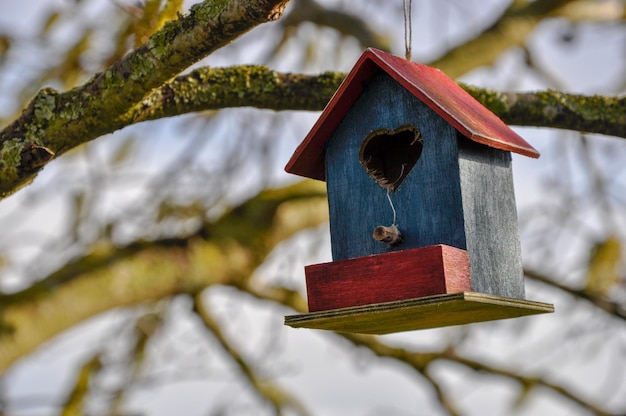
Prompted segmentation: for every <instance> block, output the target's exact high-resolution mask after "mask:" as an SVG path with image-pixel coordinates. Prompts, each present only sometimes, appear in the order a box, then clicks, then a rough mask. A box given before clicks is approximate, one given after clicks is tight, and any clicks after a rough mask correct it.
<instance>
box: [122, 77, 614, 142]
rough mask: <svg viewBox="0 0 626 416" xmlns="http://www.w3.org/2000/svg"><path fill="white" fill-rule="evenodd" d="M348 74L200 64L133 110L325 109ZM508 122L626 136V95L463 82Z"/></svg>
mask: <svg viewBox="0 0 626 416" xmlns="http://www.w3.org/2000/svg"><path fill="white" fill-rule="evenodd" d="M344 77H345V74H342V73H337V72H327V73H324V74H321V75H311V76H309V75H297V74H285V73H280V72H276V71H272V70H270V69H268V68H267V67H264V66H235V67H229V68H200V69H197V70H195V71H193V72H192V73H190V74H188V75H184V76H181V77H178V78H176V79H175V80H173V81H172V82H170V83H167V84H165V85H164V86H163V87H161V88H159V89H158V90H156V91H155V92H154V93H153V94H152V95H151V96H150V97H148V98H146V99H145V100H144V101H143V102H142V103H141V104H140V105H138V106H137V107H135V108H133V109H131V111H130V112H129V118H132V119H133V120H134V122H140V121H145V120H153V119H159V118H163V117H171V116H175V115H180V114H184V113H188V112H194V111H201V110H215V109H220V108H226V107H256V108H265V109H272V110H287V109H289V110H311V111H319V110H322V109H323V108H324V106H325V105H326V103H327V102H328V101H329V100H330V98H331V97H332V95H333V94H334V92H335V90H336V89H337V87H338V86H339V84H340V83H341V81H342V80H343V78H344ZM461 86H462V87H463V88H464V89H465V90H466V91H467V92H469V93H470V95H472V96H473V97H474V98H476V99H477V100H478V101H479V102H481V103H482V104H483V105H485V106H486V107H487V108H489V109H490V110H491V111H493V112H494V113H495V114H497V115H498V116H499V117H500V118H502V119H503V120H504V121H505V122H507V123H509V124H514V125H519V126H535V127H551V128H560V129H570V130H579V131H586V132H590V133H597V134H606V135H610V136H619V137H624V138H626V97H621V98H620V97H602V96H585V95H575V94H565V93H562V92H558V91H552V90H547V91H539V92H534V93H530V92H527V93H518V92H498V91H494V90H490V89H487V88H479V87H474V86H470V85H465V84H462V85H461Z"/></svg>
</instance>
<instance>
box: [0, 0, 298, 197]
mask: <svg viewBox="0 0 626 416" xmlns="http://www.w3.org/2000/svg"><path fill="white" fill-rule="evenodd" d="M287 1H288V0H253V1H243V0H230V1H219V2H215V1H204V2H202V3H200V4H197V5H195V6H193V7H192V8H191V10H190V12H189V13H187V14H186V15H184V16H183V15H181V16H180V18H179V19H177V20H174V21H170V22H168V23H166V24H165V26H164V27H163V28H162V29H160V30H159V31H158V32H156V33H155V34H154V35H153V36H152V37H151V38H150V39H149V40H148V41H147V42H146V43H144V44H143V45H142V46H140V47H139V48H137V49H136V50H134V51H132V52H131V53H129V54H128V55H126V56H125V57H124V58H122V59H120V60H119V61H117V62H115V63H114V64H113V65H111V66H110V67H109V68H107V69H106V70H105V71H103V72H101V73H98V74H96V75H95V76H94V77H93V78H92V79H91V80H90V81H88V82H87V83H86V84H84V85H82V86H80V87H77V88H74V89H72V90H70V91H67V92H65V93H58V92H56V91H54V90H53V89H51V88H46V89H43V90H41V91H40V92H39V93H38V94H37V95H36V96H35V98H34V99H33V100H32V101H31V102H30V104H29V105H28V106H27V107H26V109H25V110H24V111H23V112H22V114H21V115H20V117H19V118H18V119H17V120H15V121H14V122H13V123H11V124H10V125H9V126H7V128H6V129H4V131H2V132H0V144H1V145H2V147H1V148H0V195H1V196H5V195H7V194H9V193H11V192H13V191H15V190H16V189H17V188H18V187H19V186H20V185H21V184H23V183H24V182H27V181H28V180H29V179H30V178H32V177H33V175H34V174H36V173H37V172H38V171H39V170H40V169H41V167H42V166H43V165H44V164H45V163H46V162H47V161H49V160H50V159H51V158H52V157H53V156H54V155H55V154H56V155H59V154H62V153H64V152H66V151H67V150H69V149H71V148H73V147H75V146H77V145H79V144H81V143H84V142H87V141H89V140H93V139H95V138H97V137H99V136H101V135H103V134H106V133H110V132H112V131H115V130H117V129H119V128H121V127H123V126H126V125H128V124H129V120H127V119H125V117H124V115H125V114H126V112H127V111H128V110H129V109H130V108H132V107H133V106H135V105H136V104H137V103H139V102H140V101H141V100H142V99H143V98H144V97H145V96H146V95H147V94H149V93H150V92H151V91H152V90H153V89H154V88H158V87H160V86H161V85H163V84H164V83H165V82H166V81H167V80H169V79H171V78H172V77H174V76H176V75H177V74H179V73H180V72H181V71H183V70H184V69H186V68H188V67H189V66H190V65H192V64H193V63H195V62H197V61H199V60H200V59H202V58H204V57H205V56H207V55H209V54H210V53H212V52H213V51H215V50H216V49H218V48H220V47H222V46H224V45H226V44H227V43H229V42H231V41H232V40H234V39H235V38H237V37H239V36H240V35H242V34H243V33H245V32H247V31H249V30H250V29H252V28H253V27H254V26H257V25H259V24H261V23H263V22H267V21H272V20H276V19H278V18H279V17H280V16H281V14H282V12H283V10H284V8H285V5H286V3H287ZM33 146H35V147H34V149H36V151H35V156H38V157H31V158H32V159H35V160H34V162H32V161H31V160H30V159H29V155H31V153H33V152H32V151H31V150H32V149H33Z"/></svg>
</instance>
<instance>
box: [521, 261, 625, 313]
mask: <svg viewBox="0 0 626 416" xmlns="http://www.w3.org/2000/svg"><path fill="white" fill-rule="evenodd" d="M524 276H526V277H528V278H530V279H533V280H535V281H537V282H541V283H544V284H547V285H549V286H551V287H555V288H557V289H559V290H561V291H563V292H565V293H569V294H570V295H572V296H573V297H575V298H577V299H582V300H585V301H587V302H589V303H590V304H592V305H593V306H595V307H596V308H598V309H600V310H602V311H604V312H606V313H608V314H610V315H613V316H614V317H616V318H619V319H623V320H626V306H625V305H621V304H619V303H616V302H612V301H611V300H609V299H607V298H605V297H603V296H598V295H594V294H592V293H589V292H586V291H585V290H582V289H574V288H572V287H568V286H565V285H562V284H560V283H558V282H555V281H554V280H552V279H550V278H548V277H547V276H544V275H542V274H541V273H538V272H535V271H532V270H528V269H524Z"/></svg>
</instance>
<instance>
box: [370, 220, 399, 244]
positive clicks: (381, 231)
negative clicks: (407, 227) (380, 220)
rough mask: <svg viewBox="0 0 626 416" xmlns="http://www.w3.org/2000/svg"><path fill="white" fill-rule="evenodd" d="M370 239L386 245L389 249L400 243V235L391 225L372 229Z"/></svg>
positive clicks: (395, 227)
mask: <svg viewBox="0 0 626 416" xmlns="http://www.w3.org/2000/svg"><path fill="white" fill-rule="evenodd" d="M372 237H374V240H376V241H382V242H383V243H387V244H389V246H391V247H394V246H397V245H398V244H400V243H401V242H402V233H401V232H400V230H398V227H397V226H396V225H391V226H389V227H386V226H384V225H379V226H378V227H376V228H374V234H373V235H372Z"/></svg>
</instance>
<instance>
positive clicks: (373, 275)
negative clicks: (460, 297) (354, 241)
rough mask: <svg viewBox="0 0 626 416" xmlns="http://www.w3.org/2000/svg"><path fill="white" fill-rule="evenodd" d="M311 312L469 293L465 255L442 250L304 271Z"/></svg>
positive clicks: (435, 248) (446, 248) (376, 257)
mask: <svg viewBox="0 0 626 416" xmlns="http://www.w3.org/2000/svg"><path fill="white" fill-rule="evenodd" d="M305 273H306V285H307V295H308V302H309V311H310V312H317V311H325V310H331V309H339V308H346V307H351V306H359V305H368V304H373V303H382V302H391V301H396V300H402V299H412V298H419V297H424V296H431V295H441V294H446V293H456V292H463V291H470V290H471V288H472V284H471V280H470V266H469V258H468V255H467V252H466V251H465V250H461V249H458V248H455V247H450V246H445V245H435V246H428V247H421V248H416V249H411V250H404V251H396V252H391V253H385V254H378V255H373V256H365V257H358V258H355V259H348V260H342V261H336V262H331V263H323V264H315V265H312V266H307V267H306V268H305Z"/></svg>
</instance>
